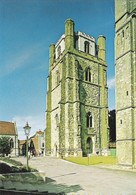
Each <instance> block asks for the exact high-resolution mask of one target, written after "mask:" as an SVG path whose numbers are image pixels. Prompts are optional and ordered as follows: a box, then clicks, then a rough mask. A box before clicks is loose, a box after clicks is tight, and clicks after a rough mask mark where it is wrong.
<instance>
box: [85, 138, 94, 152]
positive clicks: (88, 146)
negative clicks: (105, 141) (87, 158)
mask: <svg viewBox="0 0 136 195" xmlns="http://www.w3.org/2000/svg"><path fill="white" fill-rule="evenodd" d="M86 149H87V153H88V154H91V153H92V152H93V142H92V139H91V138H90V137H88V138H87V144H86Z"/></svg>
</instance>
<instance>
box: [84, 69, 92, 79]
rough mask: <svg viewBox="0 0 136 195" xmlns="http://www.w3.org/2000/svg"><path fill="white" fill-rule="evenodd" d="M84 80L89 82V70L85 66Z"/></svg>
mask: <svg viewBox="0 0 136 195" xmlns="http://www.w3.org/2000/svg"><path fill="white" fill-rule="evenodd" d="M85 81H89V82H91V71H90V68H87V69H86V70H85Z"/></svg>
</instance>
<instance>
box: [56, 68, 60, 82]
mask: <svg viewBox="0 0 136 195" xmlns="http://www.w3.org/2000/svg"><path fill="white" fill-rule="evenodd" d="M59 81H60V75H59V71H58V70H57V71H56V84H57V85H58V84H59Z"/></svg>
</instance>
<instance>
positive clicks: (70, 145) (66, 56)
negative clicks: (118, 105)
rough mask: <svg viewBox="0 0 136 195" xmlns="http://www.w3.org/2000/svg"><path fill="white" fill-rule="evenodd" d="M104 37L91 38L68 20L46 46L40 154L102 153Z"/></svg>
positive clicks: (104, 131) (105, 134) (104, 133)
mask: <svg viewBox="0 0 136 195" xmlns="http://www.w3.org/2000/svg"><path fill="white" fill-rule="evenodd" d="M105 39H106V38H105V37H104V36H103V35H101V36H99V37H98V41H97V44H96V40H95V38H94V37H91V36H90V35H87V34H85V33H83V32H81V31H78V32H75V30H74V21H73V20H71V19H68V20H67V21H66V22H65V34H63V35H62V36H61V37H60V39H59V40H58V42H57V43H56V44H52V45H51V46H50V67H49V77H48V91H47V110H46V120H47V128H46V131H45V136H46V155H52V156H59V155H61V154H62V155H64V156H71V155H72V156H73V155H74V156H82V155H84V156H87V155H88V154H89V155H97V154H99V155H107V148H108V142H109V137H108V103H107V96H108V94H107V92H108V88H107V63H106V61H105V55H106V51H105Z"/></svg>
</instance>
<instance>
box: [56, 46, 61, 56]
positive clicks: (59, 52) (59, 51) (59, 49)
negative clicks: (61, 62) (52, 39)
mask: <svg viewBox="0 0 136 195" xmlns="http://www.w3.org/2000/svg"><path fill="white" fill-rule="evenodd" d="M57 51H58V58H59V57H60V54H61V46H59V47H58V50H57Z"/></svg>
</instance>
